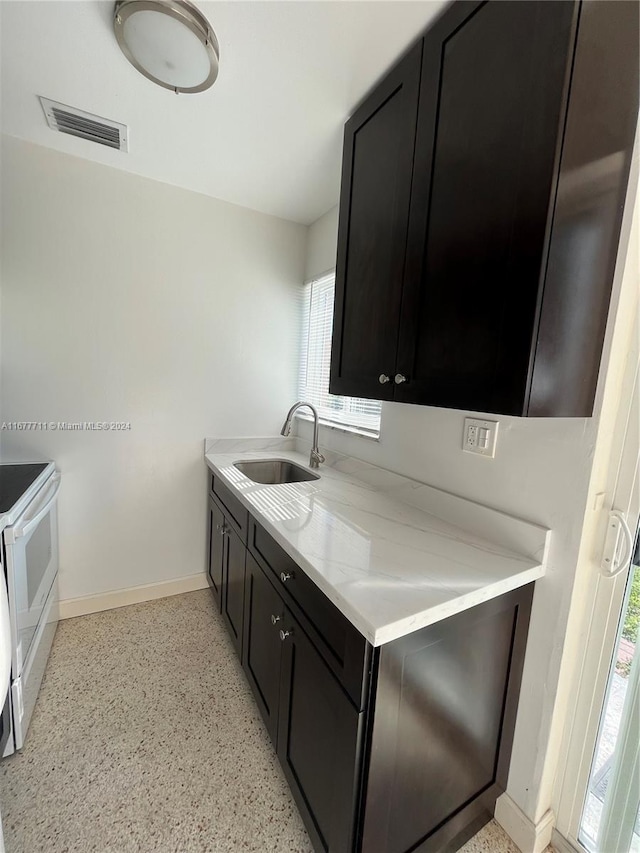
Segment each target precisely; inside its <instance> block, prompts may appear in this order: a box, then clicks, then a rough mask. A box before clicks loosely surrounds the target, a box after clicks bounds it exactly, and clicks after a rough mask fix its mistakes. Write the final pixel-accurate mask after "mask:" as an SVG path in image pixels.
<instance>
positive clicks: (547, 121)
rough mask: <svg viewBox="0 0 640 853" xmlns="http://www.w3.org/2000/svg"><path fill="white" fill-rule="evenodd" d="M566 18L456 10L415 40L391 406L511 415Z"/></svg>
mask: <svg viewBox="0 0 640 853" xmlns="http://www.w3.org/2000/svg"><path fill="white" fill-rule="evenodd" d="M575 13H576V4H574V3H573V2H553V3H549V2H545V0H541V1H539V2H534V1H533V0H531V2H526V3H523V2H519V0H515V2H512V1H510V0H503V2H488V3H456V4H454V5H453V6H452V7H451V8H450V9H449V10H448V11H447V12H446V13H445V14H444V15H443V16H442V17H441V18H440V19H439V20H438V21H437V22H436V24H435V25H434V26H433V27H432V28H431V29H430V30H429V31H428V32H427V33H426V35H425V39H424V52H423V63H422V77H421V85H420V105H419V113H418V126H417V138H416V149H415V164H414V175H413V194H412V197H411V217H410V225H409V243H408V248H407V267H406V275H405V287H404V295H403V302H402V319H401V330H400V343H399V350H398V363H397V371H398V372H399V373H400V374H403V375H404V376H406V377H407V380H408V381H406V382H405V383H403V384H401V385H395V399H396V400H398V401H400V402H411V403H425V404H429V405H436V406H447V407H453V408H465V409H475V410H478V411H493V412H502V413H505V414H523V411H524V409H525V395H526V388H527V376H528V371H529V369H530V359H531V358H532V357H533V353H532V350H533V341H534V337H535V328H534V327H535V318H536V313H537V302H538V292H539V285H540V282H541V275H543V273H544V257H545V245H546V241H547V240H548V231H547V225H548V220H549V210H550V204H551V203H552V199H553V190H554V180H555V178H554V176H555V174H556V165H557V158H558V156H559V145H558V140H559V138H560V130H561V126H562V121H563V115H564V109H565V102H566V84H567V80H568V71H569V67H570V60H571V53H572V48H573V40H574V31H575V17H576V14H575ZM369 310H371V309H369Z"/></svg>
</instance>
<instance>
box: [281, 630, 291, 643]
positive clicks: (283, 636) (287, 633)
mask: <svg viewBox="0 0 640 853" xmlns="http://www.w3.org/2000/svg"><path fill="white" fill-rule="evenodd" d="M292 634H293V631H285V629H284V628H280V639H281V640H282V642H283V643H284V641H285V640H286V639H287V637H290V636H291V635H292Z"/></svg>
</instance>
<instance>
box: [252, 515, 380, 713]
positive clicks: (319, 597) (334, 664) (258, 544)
mask: <svg viewBox="0 0 640 853" xmlns="http://www.w3.org/2000/svg"><path fill="white" fill-rule="evenodd" d="M249 528H250V530H249V550H250V551H251V553H252V554H253V556H254V557H255V559H256V561H257V562H258V564H259V565H261V566H262V568H263V569H265V570H266V571H267V572H268V573H270V574H271V576H272V577H274V578H275V580H276V584H277V586H278V588H279V590H280V592H281V594H282V597H283V598H284V600H285V603H286V604H287V605H289V606H290V607H292V609H293V611H294V613H296V615H301V617H302V621H303V623H304V627H305V630H307V632H308V633H309V635H310V636H311V638H312V640H313V642H314V644H315V645H316V646H317V648H318V650H319V651H320V653H321V655H322V657H323V658H324V660H325V661H326V663H327V664H328V666H329V667H330V668H331V670H332V671H333V672H334V673H335V675H336V676H337V678H338V679H339V680H340V682H341V684H342V686H343V687H344V689H345V690H346V691H347V693H348V694H349V696H350V697H351V699H352V700H353V702H355V704H356V706H357V707H358V708H364V706H365V702H366V691H367V687H368V680H369V661H370V658H371V646H370V645H369V643H367V641H366V640H365V638H364V637H363V636H362V634H360V632H359V631H358V630H357V629H356V628H354V627H353V625H352V624H351V623H350V622H349V621H348V619H346V618H345V617H344V616H343V615H342V613H340V611H339V610H338V608H337V607H336V606H335V605H334V604H332V602H331V601H329V599H328V598H327V596H326V595H325V594H324V593H323V592H322V591H321V590H320V589H318V587H317V586H316V584H315V583H314V582H313V581H312V580H311V579H310V578H309V577H308V576H307V575H306V574H305V573H304V572H303V571H302V569H301V568H300V567H299V566H298V565H297V564H296V563H295V562H294V560H292V559H291V557H290V556H289V555H288V554H286V553H285V552H284V551H283V550H282V548H281V547H280V546H279V545H278V543H277V542H276V541H275V540H274V539H273V538H272V537H271V536H270V535H269V534H268V533H267V532H266V531H265V530H264V529H263V528H262V527H261V526H260V525H259V524H258V523H257V522H256V521H255V520H254V519H253V518H250V520H249Z"/></svg>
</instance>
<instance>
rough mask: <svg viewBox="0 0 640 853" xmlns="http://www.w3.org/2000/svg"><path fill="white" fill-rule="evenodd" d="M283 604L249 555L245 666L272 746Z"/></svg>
mask: <svg viewBox="0 0 640 853" xmlns="http://www.w3.org/2000/svg"><path fill="white" fill-rule="evenodd" d="M284 616H285V614H284V603H283V601H282V598H281V597H280V596H279V595H278V593H277V592H276V590H275V589H274V588H273V586H272V585H271V583H269V580H268V579H267V577H266V576H265V574H264V572H263V571H262V570H261V569H260V567H259V566H258V564H257V563H256V561H255V560H254V559H253V557H252V556H251V554H247V574H246V590H245V615H244V658H243V662H242V663H243V666H244V671H245V673H246V676H247V679H248V681H249V684H250V686H251V689H252V690H253V695H254V696H255V700H256V703H257V705H258V708H259V709H260V713H261V714H262V717H263V719H264V722H265V725H266V727H267V730H268V732H269V735H270V737H271V740H272V741H273V743H274V744H275V743H277V738H278V711H279V705H280V661H281V656H282V640H281V639H280V629H281V628H282V627H283V625H284Z"/></svg>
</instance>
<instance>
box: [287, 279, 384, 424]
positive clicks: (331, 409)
mask: <svg viewBox="0 0 640 853" xmlns="http://www.w3.org/2000/svg"><path fill="white" fill-rule="evenodd" d="M334 292H335V275H334V274H333V273H331V274H330V275H326V276H323V277H322V278H319V279H316V280H315V281H312V282H309V283H308V284H306V285H305V293H304V303H303V311H302V315H303V316H302V359H301V365H300V397H301V399H303V400H307V401H308V402H309V403H313V405H314V406H315V407H316V408H317V409H318V414H319V416H320V418H321V419H322V420H323V421H327V422H329V423H332V424H335V425H338V426H346V427H351V428H356V429H358V430H361V431H363V432H367V433H370V434H371V435H374V436H377V435H379V434H380V409H381V406H380V403H379V402H378V401H377V400H363V399H359V398H357V397H337V396H336V395H335V394H330V393H329V366H330V363H331V335H332V329H333V299H334Z"/></svg>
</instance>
